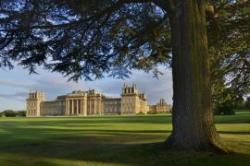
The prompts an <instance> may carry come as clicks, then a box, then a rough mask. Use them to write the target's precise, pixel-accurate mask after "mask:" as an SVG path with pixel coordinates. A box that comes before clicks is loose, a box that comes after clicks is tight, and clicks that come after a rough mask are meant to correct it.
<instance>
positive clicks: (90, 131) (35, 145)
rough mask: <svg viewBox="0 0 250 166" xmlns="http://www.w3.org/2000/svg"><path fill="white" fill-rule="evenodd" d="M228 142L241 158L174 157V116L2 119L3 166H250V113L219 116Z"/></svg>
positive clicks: (0, 146) (195, 154) (219, 127)
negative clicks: (170, 142) (168, 144)
mask: <svg viewBox="0 0 250 166" xmlns="http://www.w3.org/2000/svg"><path fill="white" fill-rule="evenodd" d="M216 127H217V130H218V131H219V132H220V134H221V136H222V138H223V140H224V141H225V143H226V144H228V146H229V147H231V148H232V149H234V150H235V151H236V152H237V153H234V154H227V155H221V154H220V155H219V154H211V153H201V152H192V153H190V152H189V153H186V152H183V151H170V150H168V149H166V148H165V147H164V144H163V143H162V142H163V141H164V140H165V139H166V138H167V136H169V134H170V132H171V129H172V126H171V116H170V115H150V116H149V115H148V116H113V117H112V116H105V117H57V118H54V117H53V118H49V117H47V118H0V140H1V144H0V166H29V165H31V166H33V165H34V166H40V165H44V166H47V165H51V166H59V165H64V166H68V165H73V166H80V165H110V166H111V165H134V166H147V165H154V166H160V165H164V166H167V165H169V166H172V165H173V166H185V165H194V166H195V165H197V166H223V165H226V166H236V165H239V166H244V165H247V166H248V165H250V111H248V112H247V111H242V112H237V114H236V115H234V116H217V117H216Z"/></svg>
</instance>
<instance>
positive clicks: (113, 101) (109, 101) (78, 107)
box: [26, 84, 149, 117]
mask: <svg viewBox="0 0 250 166" xmlns="http://www.w3.org/2000/svg"><path fill="white" fill-rule="evenodd" d="M26 107H27V114H26V116H27V117H39V116H88V115H104V114H107V115H108V114H118V115H120V114H137V113H141V112H142V113H145V114H146V113H147V112H148V111H149V105H148V102H147V99H146V96H145V94H144V93H140V92H139V90H138V89H137V88H136V85H135V84H133V85H132V86H128V85H126V84H124V86H123V88H122V94H121V97H120V98H112V97H107V96H105V95H103V94H101V93H99V92H97V91H95V90H88V91H73V92H72V93H69V94H67V95H63V96H58V97H57V98H56V100H54V101H45V95H44V93H43V92H38V91H36V92H34V93H29V96H28V98H27V100H26Z"/></svg>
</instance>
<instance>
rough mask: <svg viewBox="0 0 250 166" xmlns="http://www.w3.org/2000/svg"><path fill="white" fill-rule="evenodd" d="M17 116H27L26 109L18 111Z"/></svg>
mask: <svg viewBox="0 0 250 166" xmlns="http://www.w3.org/2000/svg"><path fill="white" fill-rule="evenodd" d="M16 116H18V117H25V116H26V111H24V110H23V111H17V112H16Z"/></svg>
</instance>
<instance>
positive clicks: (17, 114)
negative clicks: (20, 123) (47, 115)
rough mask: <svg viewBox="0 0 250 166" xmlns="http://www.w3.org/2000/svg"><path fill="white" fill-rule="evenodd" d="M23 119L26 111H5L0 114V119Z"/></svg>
mask: <svg viewBox="0 0 250 166" xmlns="http://www.w3.org/2000/svg"><path fill="white" fill-rule="evenodd" d="M1 116H3V117H25V116H26V111H14V110H5V111H3V112H1V113H0V117H1Z"/></svg>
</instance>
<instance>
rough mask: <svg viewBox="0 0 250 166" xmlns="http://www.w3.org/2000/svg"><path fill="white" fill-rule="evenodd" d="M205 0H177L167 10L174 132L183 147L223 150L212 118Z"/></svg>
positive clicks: (173, 139)
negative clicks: (171, 10)
mask: <svg viewBox="0 0 250 166" xmlns="http://www.w3.org/2000/svg"><path fill="white" fill-rule="evenodd" d="M205 5H206V4H205V1H204V0H177V2H176V7H175V10H174V11H173V13H171V14H170V24H171V34H172V46H173V63H172V67H173V90H174V95H173V132H172V134H171V136H170V137H169V138H168V140H167V143H168V145H171V146H173V147H175V148H179V149H186V150H224V146H223V145H222V144H221V141H220V138H219V135H218V134H217V132H216V128H215V125H214V120H213V111H212V108H211V89H210V78H209V76H210V73H209V60H208V44H207V33H206V18H205Z"/></svg>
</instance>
